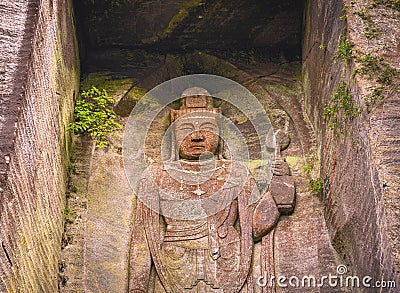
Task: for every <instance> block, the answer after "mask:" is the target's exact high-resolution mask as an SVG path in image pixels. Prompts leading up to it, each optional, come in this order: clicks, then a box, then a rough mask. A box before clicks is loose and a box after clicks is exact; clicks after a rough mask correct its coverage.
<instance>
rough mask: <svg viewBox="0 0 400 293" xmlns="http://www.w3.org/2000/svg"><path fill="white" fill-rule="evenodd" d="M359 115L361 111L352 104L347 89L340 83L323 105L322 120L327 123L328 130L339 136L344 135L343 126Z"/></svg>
mask: <svg viewBox="0 0 400 293" xmlns="http://www.w3.org/2000/svg"><path fill="white" fill-rule="evenodd" d="M360 114H361V109H360V108H359V107H358V106H356V105H355V104H354V100H353V96H352V95H351V92H350V89H349V87H348V86H347V84H346V83H345V82H344V81H342V82H341V83H340V84H339V86H337V87H336V89H335V93H334V94H333V97H332V98H331V100H330V101H329V103H327V104H326V105H325V107H324V114H323V119H324V120H325V121H327V122H328V128H329V129H330V130H331V131H333V132H334V133H335V134H336V135H337V136H339V135H340V134H344V128H345V127H344V124H345V123H346V122H348V121H350V120H352V119H354V118H356V117H358V116H359V115H360Z"/></svg>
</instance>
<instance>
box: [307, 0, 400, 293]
mask: <svg viewBox="0 0 400 293" xmlns="http://www.w3.org/2000/svg"><path fill="white" fill-rule="evenodd" d="M347 2H349V3H347ZM367 2H368V1H357V3H356V4H355V5H361V6H362V5H364V6H365V5H366V4H368V3H369V2H368V3H367ZM352 3H353V6H354V3H355V2H352ZM344 4H346V5H347V12H343V11H342V8H343V5H344ZM352 9H353V10H356V9H357V7H354V8H352V6H351V4H350V1H344V3H342V1H308V8H307V16H306V35H305V38H304V47H303V62H304V63H303V79H304V90H305V105H306V107H307V112H308V115H309V116H310V119H311V122H312V124H313V126H314V129H315V130H316V135H317V142H318V144H319V149H320V157H321V174H320V176H321V178H322V179H324V188H325V190H324V194H323V201H324V204H325V218H326V221H327V226H328V229H329V231H330V236H331V241H332V244H333V245H334V247H335V249H336V250H337V251H338V253H339V254H340V256H341V257H342V263H343V264H346V265H347V266H348V267H349V269H350V271H351V272H352V273H353V274H358V275H359V276H363V275H370V276H372V277H373V278H374V280H381V279H384V280H395V279H396V276H397V278H398V272H397V273H396V268H395V264H394V257H393V253H394V254H395V255H397V257H395V260H396V262H397V264H399V257H398V255H399V239H398V227H399V219H400V217H399V214H398V211H399V196H398V195H399V186H398V184H399V181H398V178H399V177H398V176H399V172H398V171H399V159H398V149H399V142H400V141H399V140H398V135H399V133H400V131H399V128H398V127H399V123H398V122H397V121H398V120H399V115H398V111H397V112H396V109H397V107H398V103H399V96H398V94H396V92H397V91H396V90H395V91H394V94H393V95H391V96H390V97H386V98H385V99H384V100H383V101H382V102H381V103H377V104H376V105H373V106H372V110H371V112H370V113H369V112H368V111H367V110H366V106H365V103H364V98H365V94H366V93H367V92H368V90H369V89H370V88H372V86H374V84H373V83H372V82H371V81H370V80H367V79H366V78H364V77H360V76H357V78H356V79H353V78H352V77H351V74H352V71H353V69H354V68H355V63H354V58H355V57H354V55H353V59H352V61H351V62H350V63H349V64H348V65H346V64H345V62H344V61H342V60H340V58H339V59H338V60H337V61H336V62H335V61H333V60H332V57H333V56H334V54H335V51H336V48H337V45H338V38H339V35H340V34H341V33H342V32H343V27H344V26H345V25H347V27H348V29H347V36H348V38H349V40H350V42H352V43H353V44H355V46H354V47H353V48H352V51H353V54H360V52H361V56H363V54H366V53H367V52H371V50H373V49H374V47H373V46H374V44H379V46H382V44H381V42H382V39H381V38H380V37H379V36H378V39H377V40H374V41H368V40H367V39H366V37H365V36H364V35H363V34H364V32H365V30H364V27H363V22H362V21H360V19H356V16H355V15H354V14H353V12H354V11H353V10H352ZM377 9H379V10H380V13H379V14H380V16H376V18H374V21H375V23H383V24H385V26H388V27H387V28H385V30H390V31H391V32H390V33H389V32H388V34H386V33H385V32H384V31H382V28H380V29H379V31H380V33H381V34H382V35H383V38H385V37H386V36H388V35H390V36H391V37H390V39H391V40H393V42H391V43H389V42H387V45H388V47H387V51H386V52H379V53H380V54H381V56H384V57H385V58H386V60H387V62H389V63H391V64H393V66H395V67H396V66H397V67H398V63H396V62H397V61H396V60H397V59H396V58H398V55H399V51H398V50H399V49H398V46H397V47H396V44H397V43H398V40H399V36H398V25H396V23H397V22H398V19H399V16H398V12H395V11H394V10H393V11H392V9H391V8H388V7H384V6H380V7H379V8H377ZM344 13H347V24H345V22H343V21H340V16H341V15H343V14H344ZM372 13H374V12H372ZM342 19H343V18H342ZM396 19H397V20H396ZM394 31H397V34H396V33H394ZM383 43H385V41H384V42H383ZM375 49H376V48H375ZM395 52H397V53H395ZM396 56H397V57H396ZM396 64H397V65H396ZM394 78H395V80H396V79H397V78H398V76H395V77H394ZM341 80H342V81H344V82H346V84H347V85H348V86H349V88H350V89H351V94H352V96H353V99H354V103H355V104H356V105H357V106H358V107H360V108H361V109H362V113H361V116H360V117H358V118H356V119H354V120H351V121H349V122H346V123H345V134H344V135H342V136H339V137H336V136H335V135H333V134H332V132H331V131H330V130H329V129H328V128H327V125H326V124H325V123H324V121H323V119H322V117H323V108H324V105H325V103H326V102H328V101H329V100H330V99H331V97H332V96H333V93H334V91H335V87H336V86H338V85H339V83H340V81H341ZM395 86H396V85H395ZM397 89H398V87H397ZM396 215H397V216H396ZM396 231H397V232H396ZM385 292H386V291H385ZM387 292H389V291H387ZM390 292H396V291H395V290H393V291H390Z"/></svg>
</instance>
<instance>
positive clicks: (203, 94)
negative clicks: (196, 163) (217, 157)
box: [171, 87, 221, 160]
mask: <svg viewBox="0 0 400 293" xmlns="http://www.w3.org/2000/svg"><path fill="white" fill-rule="evenodd" d="M180 104H181V105H180V108H179V110H171V123H173V127H174V128H173V130H174V131H173V132H174V138H173V147H174V148H175V151H176V152H175V153H177V155H178V156H179V158H182V159H187V160H199V159H201V158H202V157H203V156H204V157H210V156H213V155H214V154H217V153H218V152H219V140H220V139H219V134H220V123H219V115H220V113H221V109H220V108H214V106H213V99H212V97H211V95H210V94H209V93H208V91H207V90H205V89H203V88H198V87H194V88H189V89H187V90H185V91H184V92H183V93H182V96H181V99H180ZM175 159H177V156H175Z"/></svg>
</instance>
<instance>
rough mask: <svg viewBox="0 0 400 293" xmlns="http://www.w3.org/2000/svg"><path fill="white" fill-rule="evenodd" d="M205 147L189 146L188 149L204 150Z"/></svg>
mask: <svg viewBox="0 0 400 293" xmlns="http://www.w3.org/2000/svg"><path fill="white" fill-rule="evenodd" d="M205 148H206V146H204V145H196V146H191V147H190V148H189V149H191V150H204V149H205Z"/></svg>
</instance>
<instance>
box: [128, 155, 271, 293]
mask: <svg viewBox="0 0 400 293" xmlns="http://www.w3.org/2000/svg"><path fill="white" fill-rule="evenodd" d="M214 170H215V171H214V172H213V174H212V175H211V176H210V178H208V179H207V180H206V181H204V182H202V183H201V184H197V185H196V184H193V185H182V182H179V178H180V177H179V172H182V171H176V170H167V169H166V168H165V167H160V166H151V167H150V168H149V169H148V170H147V172H148V173H147V174H146V175H145V176H143V178H142V179H141V181H140V185H139V190H138V194H139V199H138V204H137V209H136V219H135V223H134V229H133V234H132V243H131V252H130V276H129V291H130V292H149V290H150V288H154V292H157V293H158V292H168V293H169V292H174V293H175V292H239V291H240V290H241V289H242V287H243V285H244V284H245V282H246V280H247V278H248V276H249V272H250V270H251V259H252V252H253V239H254V238H257V239H259V238H261V237H262V236H263V235H265V234H266V233H267V232H268V231H269V230H270V229H271V228H272V226H273V225H274V224H275V223H276V221H277V218H278V216H279V212H278V210H277V207H276V205H275V202H274V200H273V199H272V197H271V195H270V194H269V193H267V194H265V195H264V196H263V197H262V198H260V195H259V191H258V189H257V187H256V185H255V180H254V179H253V178H252V176H251V175H250V174H249V172H248V170H247V168H246V167H244V166H243V165H240V164H236V163H230V162H227V161H224V162H223V161H217V164H216V168H215V169H214ZM171 172H172V173H171ZM174 172H175V173H174ZM183 172H184V171H183ZM177 178H178V180H177ZM196 188H197V189H198V190H199V191H201V192H196ZM202 192H203V194H201V193H202ZM141 195H145V196H141ZM187 202H189V203H187ZM188 213H189V214H191V215H192V217H189V218H188V217H187V216H188ZM152 266H154V267H155V270H156V274H157V277H156V282H155V284H154V285H153V284H149V280H150V270H151V267H152ZM248 283H249V282H248ZM252 286H253V285H252V284H248V285H247V288H248V289H247V291H248V292H252ZM241 292H243V291H241Z"/></svg>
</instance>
